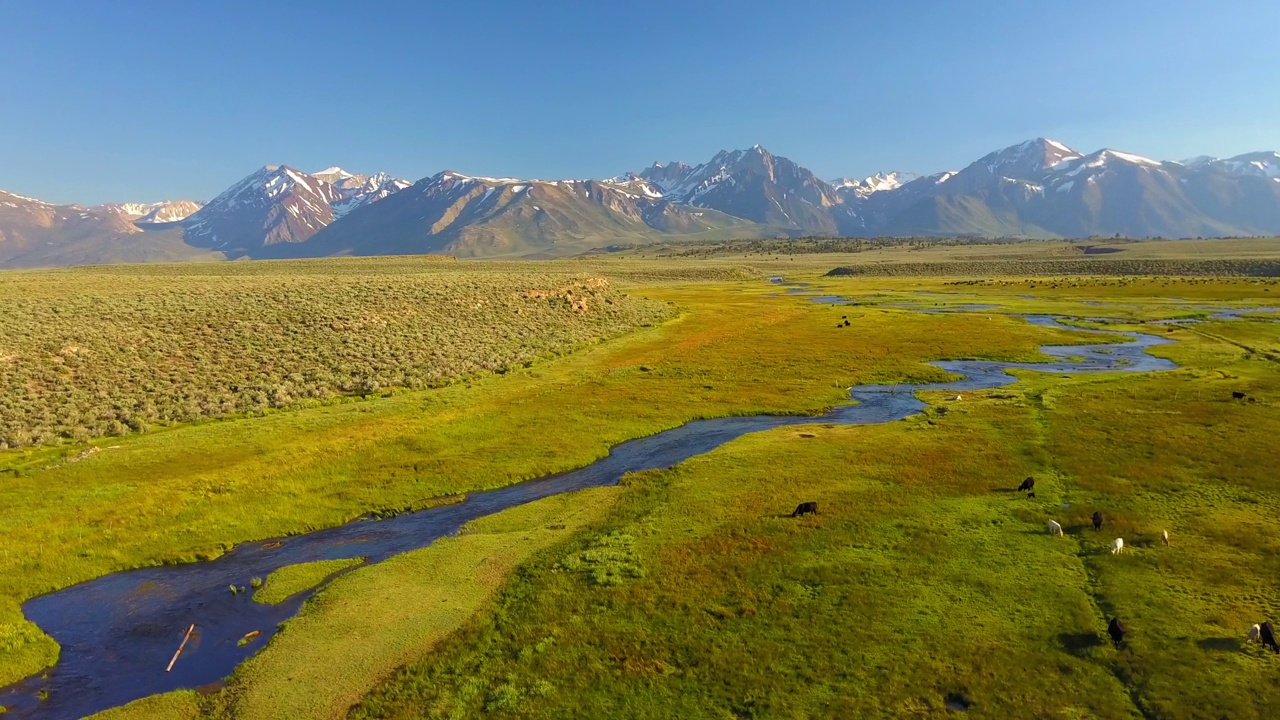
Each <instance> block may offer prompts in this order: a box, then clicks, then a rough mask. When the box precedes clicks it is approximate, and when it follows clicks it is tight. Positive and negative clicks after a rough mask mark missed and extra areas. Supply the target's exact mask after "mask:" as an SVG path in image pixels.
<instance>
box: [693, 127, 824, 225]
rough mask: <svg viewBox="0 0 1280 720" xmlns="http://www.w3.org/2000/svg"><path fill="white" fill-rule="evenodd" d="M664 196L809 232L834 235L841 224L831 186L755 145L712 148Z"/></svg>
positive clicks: (751, 219) (744, 217)
mask: <svg viewBox="0 0 1280 720" xmlns="http://www.w3.org/2000/svg"><path fill="white" fill-rule="evenodd" d="M668 195H669V196H670V197H671V198H672V199H674V200H676V201H677V202H680V203H684V204H687V205H693V206H696V207H702V208H711V209H714V210H719V211H720V212H723V213H726V214H728V215H732V216H734V217H738V218H742V219H744V220H750V221H752V222H755V223H759V224H761V225H768V226H773V227H775V228H780V229H786V230H794V231H799V232H804V233H809V234H815V235H838V234H840V233H841V231H842V230H843V226H844V224H845V223H844V222H843V215H842V214H840V213H838V212H836V211H835V208H836V206H838V205H840V204H841V203H842V202H843V201H842V199H841V198H840V197H839V195H838V193H837V192H836V190H835V188H834V187H832V186H831V185H829V184H827V183H826V182H824V181H822V180H820V179H818V177H817V176H815V175H814V174H813V173H812V172H810V171H809V170H807V169H805V168H803V167H800V166H799V165H797V164H795V163H794V162H792V161H790V160H788V159H787V158H784V157H778V156H775V155H772V154H771V153H769V151H767V150H765V149H764V148H762V147H760V146H759V145H756V146H755V147H753V148H751V149H749V150H735V151H732V152H730V151H722V152H720V153H718V154H717V155H716V156H715V157H713V158H712V159H711V160H710V162H706V163H703V164H702V165H699V166H697V167H696V168H694V169H693V170H691V171H689V172H688V174H687V175H685V177H684V178H683V179H682V180H681V181H680V182H679V183H678V184H676V185H675V186H673V187H671V188H669V189H668Z"/></svg>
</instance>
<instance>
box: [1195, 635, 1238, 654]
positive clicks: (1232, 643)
mask: <svg viewBox="0 0 1280 720" xmlns="http://www.w3.org/2000/svg"><path fill="white" fill-rule="evenodd" d="M1196 647H1198V648H1200V649H1201V650H1218V651H1221V652H1239V651H1240V650H1241V649H1242V648H1243V647H1244V644H1243V643H1241V642H1240V638H1233V637H1211V638H1205V639H1203V640H1197V641H1196Z"/></svg>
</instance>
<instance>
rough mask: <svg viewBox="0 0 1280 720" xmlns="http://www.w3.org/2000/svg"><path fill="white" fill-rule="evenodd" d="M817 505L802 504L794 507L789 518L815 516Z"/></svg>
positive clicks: (814, 503) (811, 503)
mask: <svg viewBox="0 0 1280 720" xmlns="http://www.w3.org/2000/svg"><path fill="white" fill-rule="evenodd" d="M817 514H818V503H816V502H802V503H800V504H799V505H797V506H796V509H795V512H793V513H791V517H800V516H801V515H817Z"/></svg>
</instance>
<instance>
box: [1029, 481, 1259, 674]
mask: <svg viewBox="0 0 1280 720" xmlns="http://www.w3.org/2000/svg"><path fill="white" fill-rule="evenodd" d="M1035 487H1036V481H1035V478H1027V479H1026V480H1023V481H1022V484H1020V485H1018V491H1019V492H1025V493H1027V497H1029V498H1033V497H1035V496H1036V494H1035ZM1090 519H1091V520H1092V521H1093V530H1094V532H1099V531H1101V530H1102V522H1103V517H1102V511H1101V510H1095V511H1094V513H1093V516H1092V517H1091V518H1090ZM1049 534H1050V535H1053V536H1055V537H1065V535H1064V534H1063V531H1062V525H1061V524H1060V523H1058V521H1056V520H1050V521H1049ZM1160 543H1161V544H1162V545H1164V546H1165V547H1168V546H1169V531H1168V530H1161V531H1160ZM1122 552H1124V538H1116V539H1115V540H1112V541H1111V554H1112V555H1118V554H1120V553H1122ZM1128 632H1129V628H1127V627H1125V624H1124V623H1123V622H1121V621H1120V618H1111V622H1110V623H1108V624H1107V634H1108V635H1110V636H1111V642H1113V643H1115V646H1116V647H1117V648H1119V647H1120V643H1122V642H1124V636H1125V634H1126V633H1128ZM1245 642H1260V643H1262V647H1264V648H1271V650H1273V651H1275V652H1276V653H1277V654H1280V645H1277V644H1276V636H1275V630H1274V628H1272V626H1271V623H1270V622H1264V623H1262V624H1260V625H1254V626H1253V627H1252V628H1250V629H1249V634H1248V636H1247V637H1246V638H1245Z"/></svg>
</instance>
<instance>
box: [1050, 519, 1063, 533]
mask: <svg viewBox="0 0 1280 720" xmlns="http://www.w3.org/2000/svg"><path fill="white" fill-rule="evenodd" d="M1049 534H1050V535H1058V536H1061V535H1062V526H1061V525H1059V524H1058V521H1057V520H1050V521H1049Z"/></svg>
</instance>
